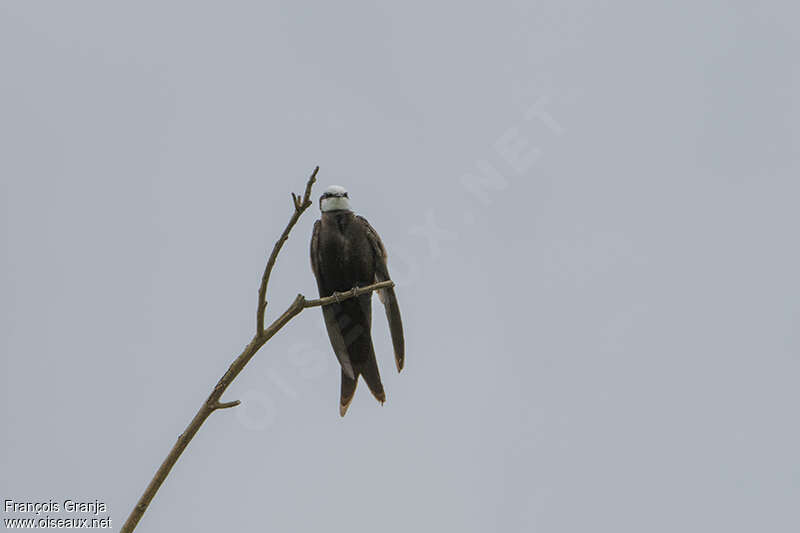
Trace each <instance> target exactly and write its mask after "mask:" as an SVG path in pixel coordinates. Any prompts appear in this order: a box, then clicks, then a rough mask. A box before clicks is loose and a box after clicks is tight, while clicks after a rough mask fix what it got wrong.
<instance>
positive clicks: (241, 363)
mask: <svg viewBox="0 0 800 533" xmlns="http://www.w3.org/2000/svg"><path fill="white" fill-rule="evenodd" d="M318 170H319V167H317V168H315V169H314V172H313V173H312V174H311V177H309V178H308V183H306V190H305V194H304V195H303V199H302V202H300V199H299V198H298V197H297V196H296V195H294V194H292V202H293V203H294V205H295V211H294V214H292V218H291V219H290V220H289V225H288V226H286V229H285V230H284V231H283V234H282V235H281V238H280V239H279V240H278V242H277V243H275V247H274V248H273V250H272V254H271V255H270V257H269V260H268V261H267V268H266V269H265V270H264V275H263V277H262V278H261V287H260V288H259V292H258V294H259V300H258V309H257V312H256V316H257V318H256V322H257V324H258V327H257V330H256V334H255V335H254V336H253V338H252V339H251V340H250V342H249V343H248V344H247V346H245V347H244V350H242V353H241V354H239V357H237V358H236V359H235V360H234V361H233V363H231V365H230V367H228V370H227V371H226V372H225V374H224V375H223V376H222V377H221V378H220V380H219V381H218V382H217V384H216V386H215V387H214V390H212V391H211V394H210V395H209V396H208V398H207V399H206V401H205V402H203V405H201V406H200V410H198V411H197V414H195V415H194V418H192V421H191V422H189V425H188V426H187V427H186V430H185V431H184V432H183V433H181V434H180V435H179V436H178V440H177V442H176V443H175V445H174V446H173V447H172V449H171V450H170V451H169V454H167V457H166V459H164V462H162V463H161V466H159V467H158V470H156V473H155V475H154V476H153V479H151V480H150V483H149V484H148V485H147V488H146V489H145V491H144V494H142V497H141V498H139V501H138V502H137V504H136V505H135V506H134V508H133V510H131V514H130V515H129V516H128V519H127V520H126V521H125V524H124V525H123V526H122V529H121V530H120V533H130V532H132V531H133V530H134V529H135V528H136V525H137V524H138V523H139V520H140V519H141V518H142V515H144V512H145V511H146V510H147V507H148V506H149V505H150V502H152V501H153V498H154V497H155V495H156V492H158V489H159V487H161V484H162V483H164V480H165V479H166V478H167V476H168V475H169V472H170V470H172V467H173V466H175V463H176V462H177V461H178V458H179V457H180V456H181V454H182V453H183V450H185V449H186V446H188V444H189V442H190V441H191V440H192V438H194V436H195V434H197V431H198V430H199V429H200V426H202V425H203V422H205V421H206V419H207V418H208V417H209V416H210V415H211V413H213V412H214V411H217V410H219V409H227V408H230V407H235V406H237V405H239V403H240V402H239V400H234V401H230V402H221V401H220V398H221V397H222V394H223V393H224V392H225V390H226V389H227V388H228V386H230V384H231V383H232V382H233V380H234V379H236V376H238V375H239V373H240V372H241V371H242V370H243V369H244V367H245V365H247V363H248V362H249V361H250V359H252V358H253V356H254V355H255V354H256V352H258V350H259V349H260V348H261V347H262V346H264V344H265V343H266V342H267V341H268V340H269V339H270V338H272V336H273V335H275V334H276V333H277V332H278V331H279V330H280V329H281V328H282V327H283V326H285V325H286V324H287V323H288V322H289V321H290V320H291V319H292V318H294V317H295V316H297V315H299V314H300V313H301V312H302V311H303V309H307V308H309V307H319V306H323V305H329V304H331V303H334V302H341V301H342V300H347V299H348V298H354V297H356V296H359V295H361V294H365V293H368V292H372V291H375V290H379V289H385V288H387V287H393V286H394V283H393V282H392V281H382V282H380V283H375V284H374V285H370V286H368V287H354V288H353V289H351V290H349V291H345V292H341V293H334V294H333V295H331V296H327V297H325V298H319V299H317V300H306V299H305V297H304V296H303V295H302V294H298V295H297V296H296V297H295V299H294V301H293V302H292V304H291V305H290V306H289V307H288V309H286V311H284V312H283V314H282V315H281V316H279V317H278V318H276V319H275V320H274V321H273V322H272V324H270V325H269V327H267V328H266V329H265V328H264V327H263V324H264V310H265V309H266V292H267V282H268V281H269V276H270V273H271V271H272V267H273V266H274V264H275V259H276V258H277V256H278V252H279V251H280V249H281V246H283V243H284V242H285V241H286V239H287V238H288V237H289V232H290V231H291V229H292V228H293V227H294V225H295V224H296V223H297V219H298V218H300V215H302V214H303V212H304V211H305V210H306V209H308V207H309V206H310V205H311V200H310V198H311V188H312V187H313V185H314V182H315V181H316V176H317V171H318Z"/></svg>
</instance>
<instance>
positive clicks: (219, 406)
mask: <svg viewBox="0 0 800 533" xmlns="http://www.w3.org/2000/svg"><path fill="white" fill-rule="evenodd" d="M240 403H242V402H241V401H239V400H233V401H232V402H217V403H216V404H215V405H214V409H228V408H229V407H236V406H237V405H239V404H240Z"/></svg>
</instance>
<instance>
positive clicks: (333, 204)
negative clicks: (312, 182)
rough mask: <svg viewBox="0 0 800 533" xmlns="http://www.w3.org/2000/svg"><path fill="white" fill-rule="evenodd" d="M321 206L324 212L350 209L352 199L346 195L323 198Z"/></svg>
mask: <svg viewBox="0 0 800 533" xmlns="http://www.w3.org/2000/svg"><path fill="white" fill-rule="evenodd" d="M319 208H320V210H321V211H322V212H323V213H324V212H326V211H336V210H339V209H346V210H347V211H350V201H349V200H348V199H347V198H345V197H344V196H331V197H329V198H323V199H322V202H320V206H319Z"/></svg>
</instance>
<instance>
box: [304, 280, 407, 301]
mask: <svg viewBox="0 0 800 533" xmlns="http://www.w3.org/2000/svg"><path fill="white" fill-rule="evenodd" d="M390 287H394V281H392V280H387V281H381V282H380V283H375V284H373V285H368V286H366V287H353V288H352V289H350V290H349V291H344V292H334V293H333V294H331V295H330V296H326V297H325V298H319V299H318V300H306V303H305V304H303V307H306V308H308V307H319V306H321V305H330V304H332V303H336V302H341V301H342V300H347V299H348V298H355V297H356V296H360V295H362V294H366V293H368V292H372V291H377V290H380V289H388V288H390Z"/></svg>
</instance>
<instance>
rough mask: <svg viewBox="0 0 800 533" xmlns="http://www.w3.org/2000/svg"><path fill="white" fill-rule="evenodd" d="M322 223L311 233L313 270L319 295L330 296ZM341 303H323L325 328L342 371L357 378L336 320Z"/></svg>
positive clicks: (352, 377)
mask: <svg viewBox="0 0 800 533" xmlns="http://www.w3.org/2000/svg"><path fill="white" fill-rule="evenodd" d="M320 226H321V223H320V221H319V220H317V222H316V223H315V224H314V232H313V233H312V234H311V270H313V271H314V277H316V278H317V287H318V288H319V295H320V296H321V297H325V296H330V295H331V294H333V291H332V290H330V289H329V288H328V287H327V285H326V283H325V279H324V276H323V274H322V268H320V264H319V263H320V255H319V231H320ZM337 306H339V304H331V305H323V306H322V316H323V317H324V319H325V329H327V330H328V338H330V340H331V346H333V351H334V353H335V354H336V358H337V359H338V360H339V364H340V365H341V366H342V372H343V373H344V375H346V376H347V377H348V378H350V379H355V377H356V376H355V373H354V372H353V365H352V363H351V361H350V355H349V353H348V352H347V343H346V342H345V340H344V337H343V336H342V330H341V328H340V327H339V324H338V322H337V320H336V316H337V313H336V309H335V308H336V307H337Z"/></svg>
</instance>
